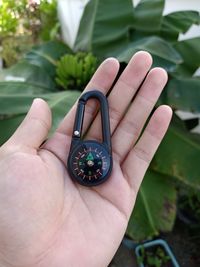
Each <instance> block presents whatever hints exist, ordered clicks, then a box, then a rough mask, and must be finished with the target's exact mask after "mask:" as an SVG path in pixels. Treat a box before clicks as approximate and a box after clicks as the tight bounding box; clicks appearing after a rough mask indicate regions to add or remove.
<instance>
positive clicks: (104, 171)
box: [67, 90, 113, 186]
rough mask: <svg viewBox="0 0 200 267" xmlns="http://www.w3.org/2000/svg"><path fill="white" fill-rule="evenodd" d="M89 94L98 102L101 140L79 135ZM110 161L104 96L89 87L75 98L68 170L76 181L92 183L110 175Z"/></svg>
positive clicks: (108, 125)
mask: <svg viewBox="0 0 200 267" xmlns="http://www.w3.org/2000/svg"><path fill="white" fill-rule="evenodd" d="M91 98H95V99H97V100H98V101H99V102H100V110H101V120H102V139H103V140H102V143H100V142H97V141H95V140H82V139H81V134H82V125H83V120H84V111H85V105H86V103H87V101H88V99H91ZM112 162H113V161H112V148H111V137H110V121H109V109H108V102H107V98H106V97H105V96H104V95H103V94H102V93H101V92H100V91H97V90H93V91H88V92H86V93H85V94H83V95H82V96H81V97H80V98H79V101H78V107H77V111H76V116H75V122H74V129H73V134H72V141H71V147H70V152H69V156H68V163H67V166H68V172H69V174H70V176H71V178H72V179H73V180H75V181H76V182H78V183H80V184H82V185H85V186H95V185H99V184H101V183H103V182H105V181H106V180H107V179H108V178H109V176H110V174H111V171H112Z"/></svg>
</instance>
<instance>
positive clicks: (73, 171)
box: [68, 140, 112, 186]
mask: <svg viewBox="0 0 200 267" xmlns="http://www.w3.org/2000/svg"><path fill="white" fill-rule="evenodd" d="M68 170H69V173H70V176H71V177H72V178H73V179H75V180H76V181H77V182H78V183H80V184H82V185H86V186H95V185H99V184H101V183H103V182H104V181H106V179H107V178H108V177H109V175H110V172H111V170H112V157H111V156H110V154H109V153H108V151H107V150H106V148H105V145H103V144H101V143H99V142H96V141H94V140H92V141H89V140H87V141H84V142H81V143H80V144H78V145H77V146H76V147H75V149H74V150H73V152H72V154H71V155H70V157H69V159H68Z"/></svg>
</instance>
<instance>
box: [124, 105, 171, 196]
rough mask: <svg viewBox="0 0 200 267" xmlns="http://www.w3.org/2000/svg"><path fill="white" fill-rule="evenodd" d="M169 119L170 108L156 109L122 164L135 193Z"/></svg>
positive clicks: (161, 107)
mask: <svg viewBox="0 0 200 267" xmlns="http://www.w3.org/2000/svg"><path fill="white" fill-rule="evenodd" d="M171 117H172V110H171V108H170V107H168V106H165V105H163V106H160V107H159V108H157V110H156V111H155V112H154V114H153V115H152V118H151V119H150V121H149V123H148V125H147V127H146V129H145V131H144V133H143V134H142V136H141V138H140V139H139V141H138V142H137V144H136V145H135V146H134V147H133V148H132V149H131V151H130V152H129V154H128V156H127V158H126V159H125V161H124V163H123V164H122V171H123V173H124V176H125V177H126V179H127V181H128V183H129V184H130V186H131V188H132V189H133V190H134V191H135V193H137V192H138V189H139V187H140V184H141V182H142V179H143V177H144V174H145V172H146V171H147V168H148V166H149V164H150V162H151V160H152V158H153V156H154V154H155V152H156V150H157V148H158V146H159V144H160V142H161V141H162V139H163V137H164V135H165V133H166V131H167V128H168V126H169V123H170V120H171Z"/></svg>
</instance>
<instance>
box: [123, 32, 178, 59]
mask: <svg viewBox="0 0 200 267" xmlns="http://www.w3.org/2000/svg"><path fill="white" fill-rule="evenodd" d="M139 50H145V51H148V52H149V53H151V54H152V55H154V56H156V57H159V58H161V59H163V60H165V61H168V62H171V63H173V64H180V63H181V62H182V58H181V56H180V54H179V53H178V52H177V51H176V50H175V49H174V48H173V46H172V45H171V44H170V43H168V42H166V41H165V40H163V39H161V38H159V37H156V36H152V37H147V38H143V39H141V40H139V41H136V42H132V43H130V44H129V45H128V47H127V48H126V49H123V51H122V52H121V53H119V55H118V60H119V61H124V62H127V63H128V61H129V60H130V59H131V57H132V55H133V54H134V53H135V52H137V51H139Z"/></svg>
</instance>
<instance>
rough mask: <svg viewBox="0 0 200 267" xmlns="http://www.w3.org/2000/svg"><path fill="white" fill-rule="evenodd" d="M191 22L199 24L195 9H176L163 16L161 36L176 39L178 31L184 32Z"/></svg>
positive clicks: (199, 20) (197, 13)
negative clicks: (176, 10)
mask: <svg viewBox="0 0 200 267" xmlns="http://www.w3.org/2000/svg"><path fill="white" fill-rule="evenodd" d="M193 24H197V25H198V24H200V16H199V12H197V11H178V12H173V13H170V14H169V15H167V16H164V17H163V21H162V26H161V33H160V34H161V36H162V37H163V38H165V39H166V40H169V41H176V40H178V37H179V33H185V32H187V31H188V30H189V28H190V27H191V26H192V25H193Z"/></svg>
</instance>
